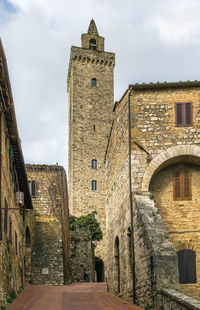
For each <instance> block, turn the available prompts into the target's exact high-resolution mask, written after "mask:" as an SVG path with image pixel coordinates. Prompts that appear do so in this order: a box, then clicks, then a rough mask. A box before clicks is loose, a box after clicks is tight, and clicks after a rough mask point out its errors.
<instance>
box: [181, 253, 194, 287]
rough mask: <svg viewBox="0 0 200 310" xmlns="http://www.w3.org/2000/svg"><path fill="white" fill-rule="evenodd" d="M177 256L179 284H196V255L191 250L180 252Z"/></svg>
mask: <svg viewBox="0 0 200 310" xmlns="http://www.w3.org/2000/svg"><path fill="white" fill-rule="evenodd" d="M177 255H178V270H179V283H181V284H185V283H196V253H195V251H193V250H187V249H184V250H181V251H178V252H177Z"/></svg>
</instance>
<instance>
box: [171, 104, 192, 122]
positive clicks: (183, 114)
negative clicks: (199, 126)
mask: <svg viewBox="0 0 200 310" xmlns="http://www.w3.org/2000/svg"><path fill="white" fill-rule="evenodd" d="M175 118H176V126H177V127H178V126H180V127H184V126H192V103H191V102H178V103H175Z"/></svg>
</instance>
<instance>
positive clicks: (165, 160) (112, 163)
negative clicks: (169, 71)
mask: <svg viewBox="0 0 200 310" xmlns="http://www.w3.org/2000/svg"><path fill="white" fill-rule="evenodd" d="M199 114H200V82H198V81H194V82H178V83H155V84H153V83H150V84H135V85H130V87H129V89H128V90H127V91H126V92H125V94H124V96H123V97H122V99H121V100H120V101H119V102H117V103H116V104H115V106H114V120H113V125H112V129H111V133H110V138H109V142H108V146H107V151H106V173H107V205H106V219H107V238H106V239H107V255H108V257H109V259H108V260H107V261H108V264H107V273H108V275H107V276H108V286H109V289H110V291H112V292H114V293H116V294H118V293H120V294H121V295H123V296H125V297H128V296H131V295H132V294H133V293H134V295H135V297H136V299H137V301H138V302H139V304H140V305H141V306H143V307H145V306H148V307H149V308H150V309H169V303H168V302H169V299H170V300H171V301H173V302H175V300H176V299H177V298H179V299H180V300H182V298H183V299H184V297H183V295H181V294H180V295H179V296H177V290H179V291H180V292H184V293H186V294H187V295H189V296H193V297H195V298H198V299H199V298H200V294H199V290H198V285H199V284H200V252H199V245H200V243H199V242H200V221H199V216H200V213H199V212H200V210H199V199H200V197H199V179H200V169H199V163H200V125H199ZM130 198H132V199H130ZM132 201H133V202H132ZM131 217H132V219H133V238H132V240H131V230H132V229H131ZM131 241H132V242H131ZM132 246H133V249H132V248H131V247H132ZM132 250H133V251H132ZM165 289H168V290H165ZM169 289H170V290H169ZM163 290H164V291H163ZM175 290H176V291H175ZM166 300H168V302H167V301H166ZM166 303H167V305H168V306H167V305H166ZM175 303H176V302H175ZM193 306H194V305H193ZM162 307H163V308H162ZM174 307H175V306H174ZM181 307H183V304H182V305H181V304H180V305H179V307H178V306H177V308H170V309H193V308H192V307H191V308H187V307H186V308H184V307H183V308H181ZM194 309H196V308H194Z"/></svg>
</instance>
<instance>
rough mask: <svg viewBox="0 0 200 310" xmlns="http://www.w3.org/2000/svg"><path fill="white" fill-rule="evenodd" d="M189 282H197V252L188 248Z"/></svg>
mask: <svg viewBox="0 0 200 310" xmlns="http://www.w3.org/2000/svg"><path fill="white" fill-rule="evenodd" d="M186 255H187V281H188V282H187V283H196V253H195V251H193V250H187V254H186Z"/></svg>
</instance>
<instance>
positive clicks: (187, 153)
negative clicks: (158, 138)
mask: <svg viewBox="0 0 200 310" xmlns="http://www.w3.org/2000/svg"><path fill="white" fill-rule="evenodd" d="M177 157H182V158H186V157H187V159H189V157H190V158H191V157H192V158H193V159H192V160H191V161H192V162H194V163H198V164H200V147H199V146H197V145H176V146H173V147H170V148H169V149H167V150H164V151H163V152H161V153H159V154H158V155H157V156H156V157H154V158H153V159H152V161H151V162H150V163H149V165H148V167H147V169H146V170H145V173H144V176H143V180H142V191H143V192H148V190H149V184H150V181H151V178H152V177H153V175H155V174H156V173H157V172H158V171H159V170H161V169H162V168H163V167H164V166H165V165H166V164H167V163H173V159H174V160H176V158H177ZM174 162H175V161H174Z"/></svg>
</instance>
